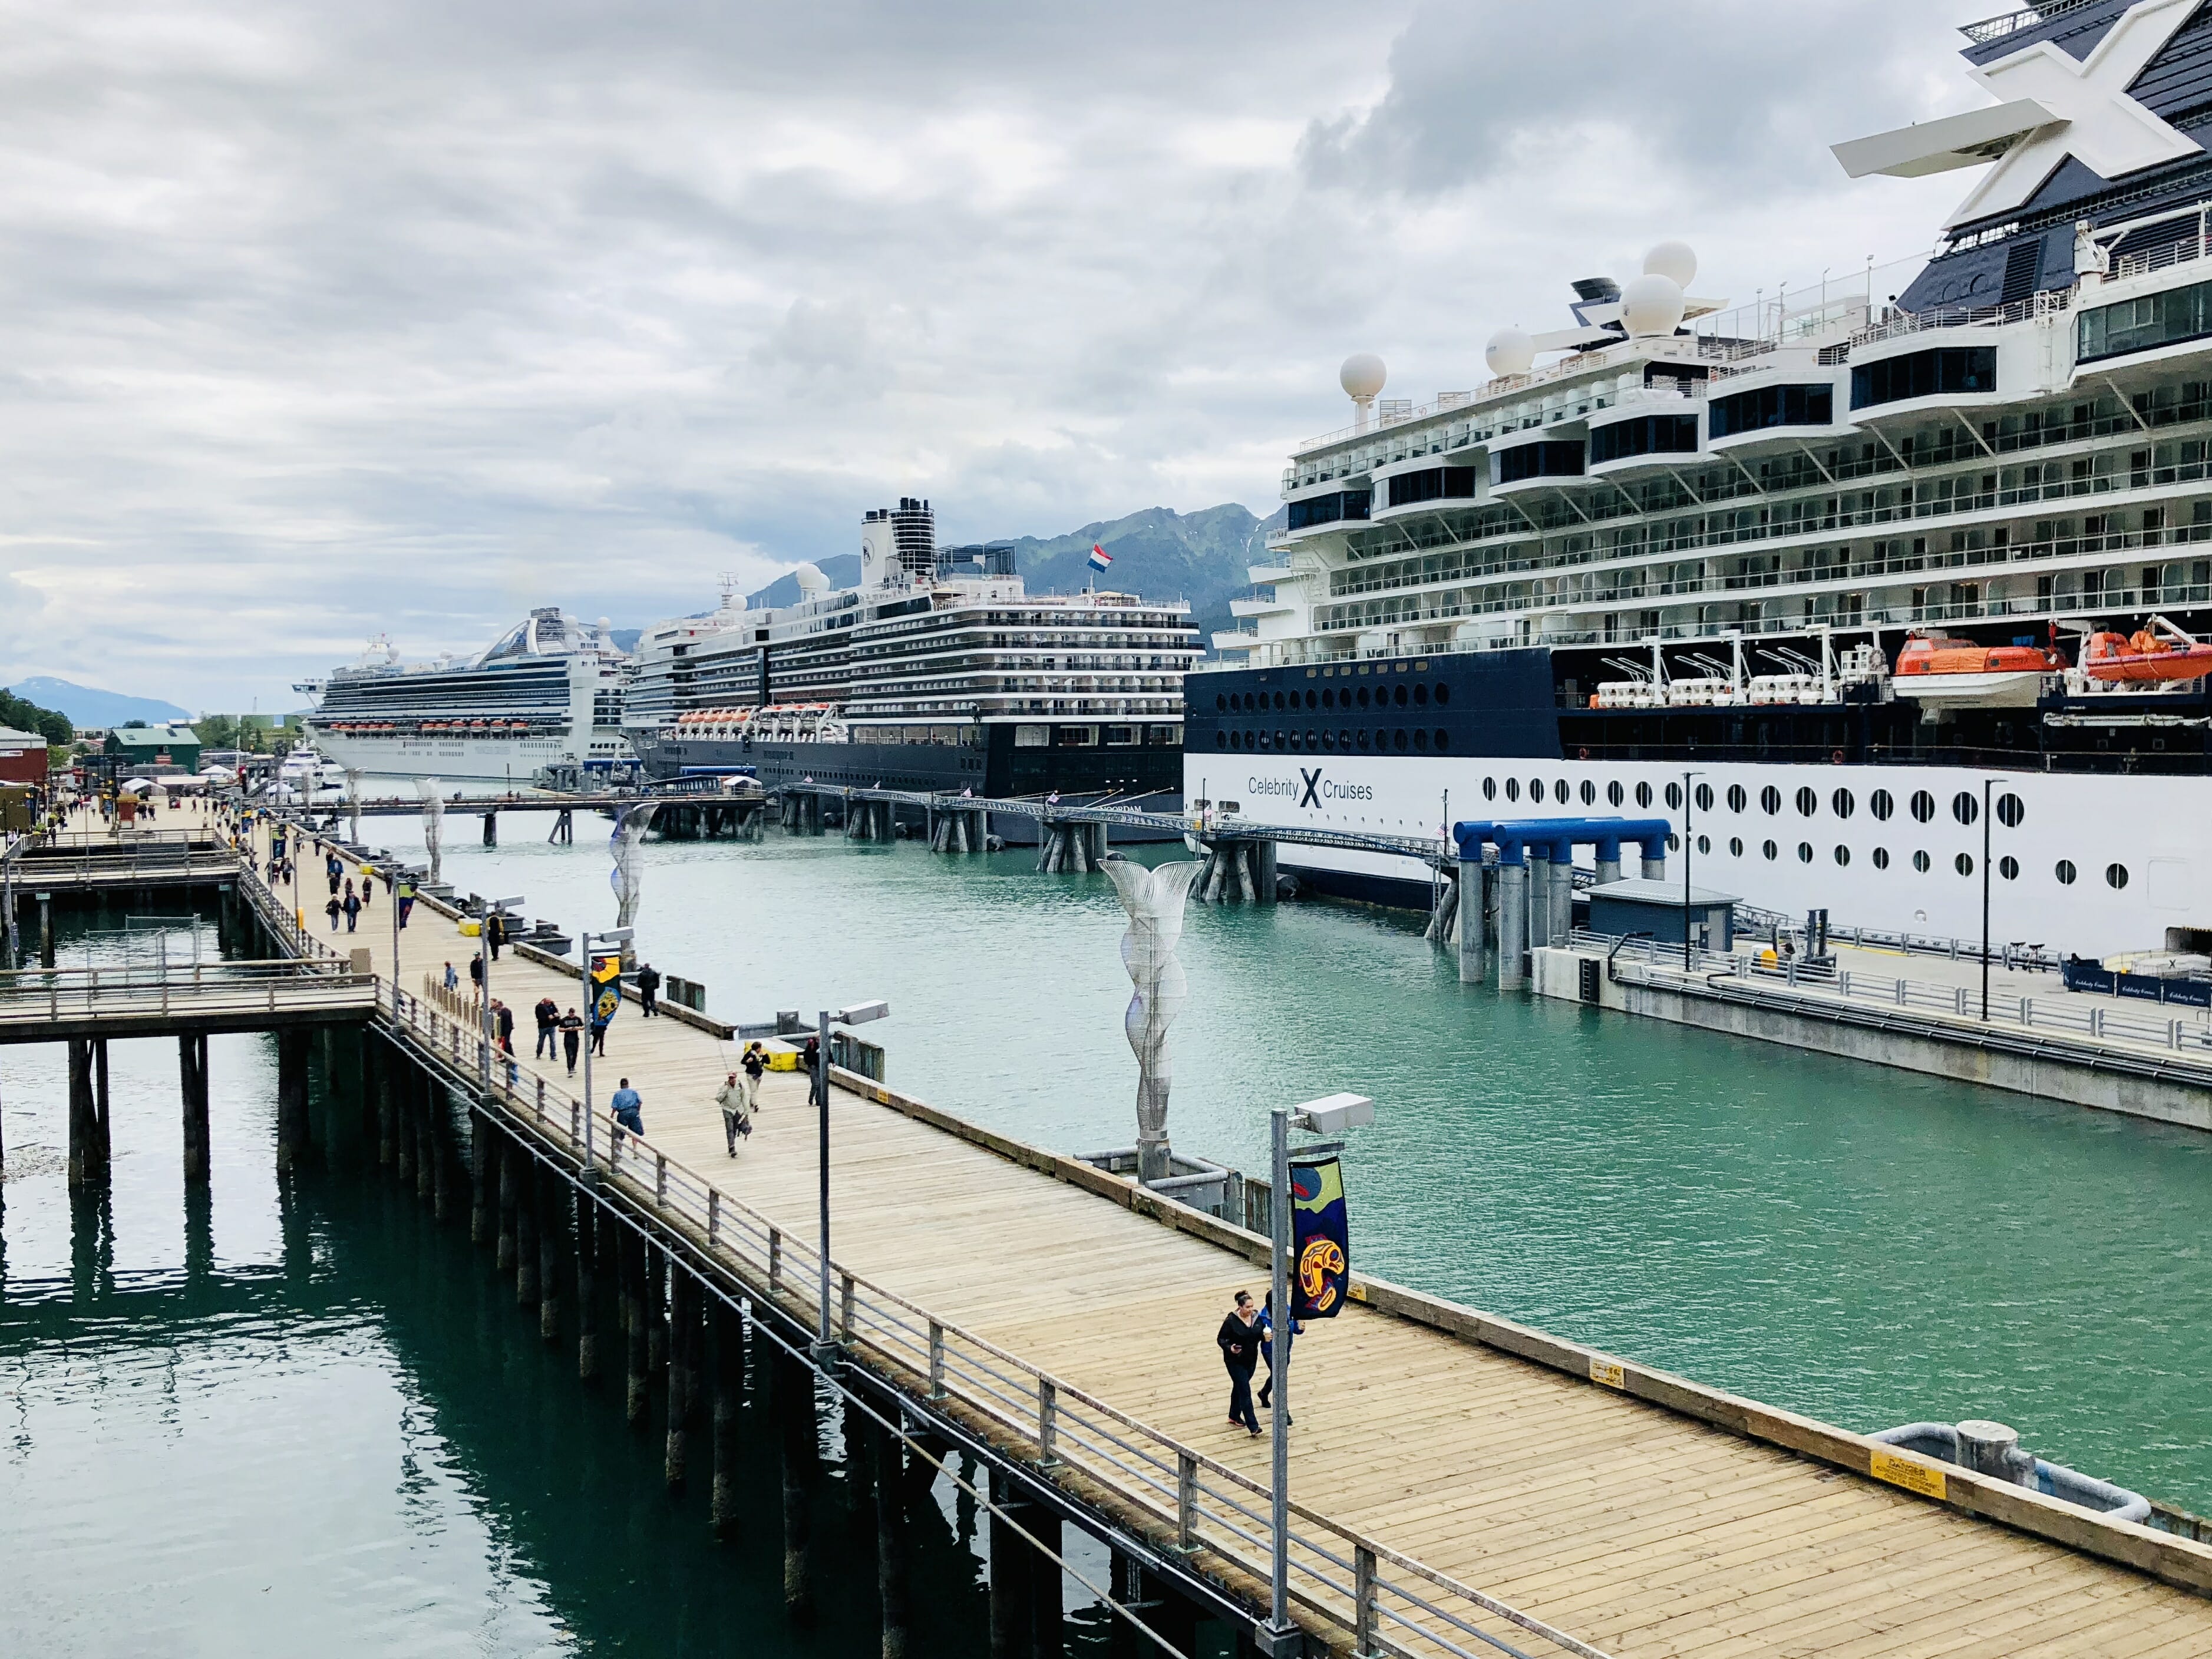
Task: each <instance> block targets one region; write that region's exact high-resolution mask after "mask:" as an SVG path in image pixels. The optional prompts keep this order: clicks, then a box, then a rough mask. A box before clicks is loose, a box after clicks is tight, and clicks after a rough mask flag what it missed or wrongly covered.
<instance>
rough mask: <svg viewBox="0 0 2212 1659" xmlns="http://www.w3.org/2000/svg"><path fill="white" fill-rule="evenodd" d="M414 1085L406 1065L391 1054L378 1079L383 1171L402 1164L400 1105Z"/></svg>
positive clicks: (379, 1151) (378, 1153)
mask: <svg viewBox="0 0 2212 1659" xmlns="http://www.w3.org/2000/svg"><path fill="white" fill-rule="evenodd" d="M412 1085H413V1079H411V1078H410V1076H409V1074H408V1070H407V1068H406V1065H405V1062H404V1060H401V1058H400V1057H399V1055H398V1054H396V1053H395V1054H387V1055H386V1057H385V1063H384V1064H383V1065H382V1066H379V1067H378V1068H377V1075H376V1161H377V1164H379V1166H380V1167H381V1168H383V1169H386V1170H391V1169H393V1168H395V1167H396V1166H397V1165H398V1162H399V1127H398V1125H399V1104H400V1101H401V1100H402V1098H403V1097H404V1095H403V1091H408V1090H410V1089H411V1088H412ZM399 1178H400V1179H401V1180H402V1181H404V1180H405V1179H406V1178H407V1175H406V1171H405V1170H400V1171H399Z"/></svg>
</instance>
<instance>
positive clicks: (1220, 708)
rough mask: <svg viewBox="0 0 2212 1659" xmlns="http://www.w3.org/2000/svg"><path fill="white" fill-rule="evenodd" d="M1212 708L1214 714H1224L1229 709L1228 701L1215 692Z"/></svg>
mask: <svg viewBox="0 0 2212 1659" xmlns="http://www.w3.org/2000/svg"><path fill="white" fill-rule="evenodd" d="M1213 707H1214V710H1215V712H1216V713H1221V714H1225V713H1226V712H1228V708H1229V699H1228V698H1226V697H1225V696H1222V695H1221V693H1219V692H1218V691H1217V692H1215V693H1214V694H1213Z"/></svg>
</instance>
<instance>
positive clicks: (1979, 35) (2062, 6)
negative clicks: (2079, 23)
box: [1959, 0, 2096, 46]
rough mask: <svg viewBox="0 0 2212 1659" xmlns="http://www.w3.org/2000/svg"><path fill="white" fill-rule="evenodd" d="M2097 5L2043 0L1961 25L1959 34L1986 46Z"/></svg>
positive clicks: (2081, 0)
mask: <svg viewBox="0 0 2212 1659" xmlns="http://www.w3.org/2000/svg"><path fill="white" fill-rule="evenodd" d="M2094 3H2096V0H2043V3H2042V4H2041V5H2039V6H2023V7H2021V9H2020V10H2018V11H2008V12H2002V13H2000V14H1998V15H1996V16H1995V17H1984V18H1983V19H1982V20H1981V21H1979V22H1978V23H1961V24H1960V26H1959V33H1961V34H1963V35H1965V36H1966V39H1968V40H1972V42H1973V43H1974V44H1975V45H1976V46H1987V45H1989V43H1990V41H1992V40H2003V39H2004V38H2005V37H2006V36H2007V35H2008V34H2012V33H2016V32H2017V31H2019V30H2021V29H2032V28H2034V27H2037V26H2038V25H2039V24H2043V23H2048V22H2050V21H2051V20H2052V19H2054V18H2058V17H2063V16H2064V15H2066V14H2067V13H2068V12H2069V11H2079V10H2081V8H2082V7H2084V6H2087V5H2093V4H2094Z"/></svg>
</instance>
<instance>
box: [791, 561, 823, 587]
mask: <svg viewBox="0 0 2212 1659" xmlns="http://www.w3.org/2000/svg"><path fill="white" fill-rule="evenodd" d="M791 574H792V576H793V579H794V580H797V581H798V583H799V592H802V593H823V592H828V591H829V578H828V577H827V576H825V575H823V574H822V569H821V567H820V566H819V565H811V564H802V565H801V566H799V568H798V569H796V570H794V571H793V572H792V573H791Z"/></svg>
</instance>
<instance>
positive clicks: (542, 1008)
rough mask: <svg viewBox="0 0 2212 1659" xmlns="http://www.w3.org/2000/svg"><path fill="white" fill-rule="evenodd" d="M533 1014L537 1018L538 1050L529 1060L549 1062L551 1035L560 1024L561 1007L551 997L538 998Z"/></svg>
mask: <svg viewBox="0 0 2212 1659" xmlns="http://www.w3.org/2000/svg"><path fill="white" fill-rule="evenodd" d="M533 1012H535V1013H536V1014H537V1016H538V1050H537V1053H536V1054H532V1056H531V1058H532V1059H533V1060H550V1059H552V1058H553V1034H554V1032H555V1031H556V1030H558V1029H559V1028H560V1024H561V1005H560V1004H559V1003H557V1002H556V1001H554V1000H553V999H552V998H551V997H540V998H538V1006H537V1008H536V1009H535V1010H534V1011H533Z"/></svg>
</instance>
